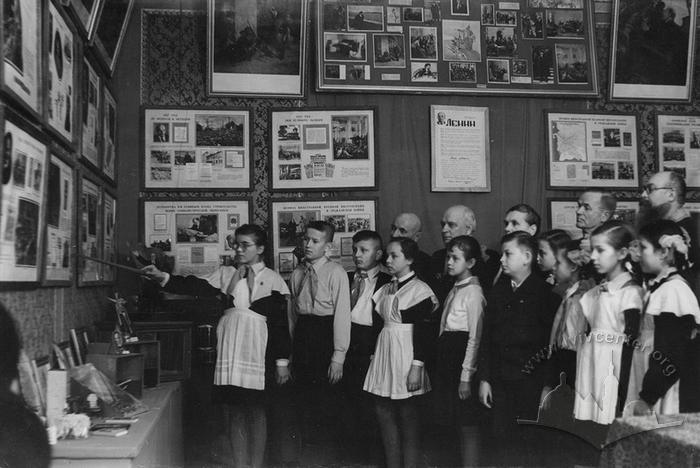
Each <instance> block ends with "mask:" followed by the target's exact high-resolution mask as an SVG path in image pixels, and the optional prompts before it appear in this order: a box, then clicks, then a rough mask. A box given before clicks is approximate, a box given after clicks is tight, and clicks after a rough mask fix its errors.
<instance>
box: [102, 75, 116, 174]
mask: <svg viewBox="0 0 700 468" xmlns="http://www.w3.org/2000/svg"><path fill="white" fill-rule="evenodd" d="M102 102H103V103H104V110H103V112H102V173H103V174H104V175H105V176H107V178H109V179H110V180H111V181H113V182H116V175H115V167H116V164H117V101H115V100H114V97H113V96H112V93H111V92H110V91H109V89H107V87H106V86H105V87H104V92H103V101H102Z"/></svg>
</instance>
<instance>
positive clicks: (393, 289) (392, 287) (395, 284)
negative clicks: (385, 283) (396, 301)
mask: <svg viewBox="0 0 700 468" xmlns="http://www.w3.org/2000/svg"><path fill="white" fill-rule="evenodd" d="M398 290H399V280H398V278H394V279H392V280H391V283H390V284H389V291H388V292H389V294H396V293H397V292H398Z"/></svg>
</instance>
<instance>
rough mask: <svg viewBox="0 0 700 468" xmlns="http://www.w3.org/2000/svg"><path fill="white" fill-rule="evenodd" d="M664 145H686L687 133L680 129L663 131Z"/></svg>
mask: <svg viewBox="0 0 700 468" xmlns="http://www.w3.org/2000/svg"><path fill="white" fill-rule="evenodd" d="M663 142H664V143H679V144H684V143H685V133H684V132H683V130H681V129H680V128H667V129H664V131H663Z"/></svg>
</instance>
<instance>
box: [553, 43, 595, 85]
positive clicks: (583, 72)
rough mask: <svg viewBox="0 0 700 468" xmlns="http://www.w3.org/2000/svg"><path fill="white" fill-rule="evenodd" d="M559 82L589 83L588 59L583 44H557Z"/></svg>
mask: <svg viewBox="0 0 700 468" xmlns="http://www.w3.org/2000/svg"><path fill="white" fill-rule="evenodd" d="M555 50H556V59H557V80H558V81H559V83H587V82H588V59H587V57H586V47H585V46H584V45H583V44H571V43H567V44H557V45H556V46H555Z"/></svg>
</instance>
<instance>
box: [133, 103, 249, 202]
mask: <svg viewBox="0 0 700 468" xmlns="http://www.w3.org/2000/svg"><path fill="white" fill-rule="evenodd" d="M250 118H251V115H250V110H244V109H227V110H214V109H174V108H157V109H153V108H148V109H144V111H143V129H144V130H143V135H144V144H143V148H144V156H143V160H144V187H145V188H146V189H163V188H171V189H188V190H210V189H219V188H220V189H223V188H225V189H230V190H250V189H251V183H252V182H251V181H252V179H253V178H252V171H253V168H252V151H251V131H250Z"/></svg>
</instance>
